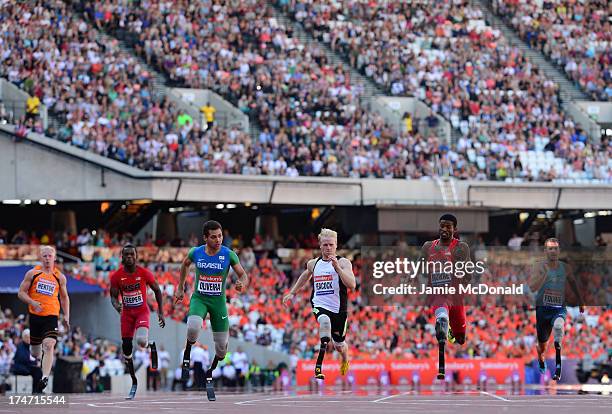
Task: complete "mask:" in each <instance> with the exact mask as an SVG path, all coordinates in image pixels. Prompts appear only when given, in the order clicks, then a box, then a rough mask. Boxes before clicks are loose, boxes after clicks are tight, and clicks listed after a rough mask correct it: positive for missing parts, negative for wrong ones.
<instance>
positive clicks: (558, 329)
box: [552, 317, 565, 381]
mask: <svg viewBox="0 0 612 414" xmlns="http://www.w3.org/2000/svg"><path fill="white" fill-rule="evenodd" d="M564 325H565V320H564V319H563V318H560V317H558V318H556V319H555V322H554V323H553V335H554V338H555V375H553V377H552V379H553V381H559V380H560V379H561V342H562V341H563V334H564V332H563V329H564Z"/></svg>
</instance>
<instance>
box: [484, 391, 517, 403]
mask: <svg viewBox="0 0 612 414" xmlns="http://www.w3.org/2000/svg"><path fill="white" fill-rule="evenodd" d="M480 393H481V394H483V395H488V396H489V397H493V398H497V399H498V400H501V401H506V402H512V400H508V399H506V398H504V397H500V396H499V395H495V394H491V393H490V392H486V391H480Z"/></svg>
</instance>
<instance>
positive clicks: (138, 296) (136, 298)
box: [123, 290, 144, 307]
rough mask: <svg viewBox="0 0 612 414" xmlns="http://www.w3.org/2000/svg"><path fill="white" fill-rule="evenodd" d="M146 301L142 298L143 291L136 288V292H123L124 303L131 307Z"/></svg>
mask: <svg viewBox="0 0 612 414" xmlns="http://www.w3.org/2000/svg"><path fill="white" fill-rule="evenodd" d="M143 303H144V301H143V300H142V292H140V291H138V290H136V291H134V292H129V293H124V294H123V304H124V305H125V306H129V307H135V306H140V305H142V304H143Z"/></svg>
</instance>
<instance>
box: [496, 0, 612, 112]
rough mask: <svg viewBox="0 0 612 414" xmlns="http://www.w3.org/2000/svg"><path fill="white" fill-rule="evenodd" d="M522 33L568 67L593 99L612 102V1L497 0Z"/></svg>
mask: <svg viewBox="0 0 612 414" xmlns="http://www.w3.org/2000/svg"><path fill="white" fill-rule="evenodd" d="M492 5H493V9H494V10H495V12H496V13H497V14H498V15H500V16H502V18H504V19H505V20H506V21H507V22H509V23H510V24H511V25H512V27H514V28H515V29H516V30H517V32H518V34H519V35H520V37H521V38H522V39H524V40H525V42H527V43H528V44H529V46H531V47H533V48H537V49H539V50H540V51H541V52H542V53H544V54H545V55H546V56H548V57H549V58H550V59H551V60H552V61H553V62H554V63H556V64H557V65H558V66H560V67H561V68H563V70H564V71H565V73H566V74H567V76H568V77H569V78H570V79H572V80H574V81H575V82H576V83H577V84H578V85H579V86H580V87H581V88H582V89H583V90H584V91H585V92H587V93H588V94H589V95H590V97H591V98H592V99H594V100H598V101H612V69H610V68H611V67H612V26H611V25H612V20H611V17H612V13H611V12H610V7H609V2H608V1H606V0H595V1H593V0H590V1H578V2H577V1H571V0H570V1H568V0H560V1H543V2H529V1H528V2H525V1H517V0H494V1H492Z"/></svg>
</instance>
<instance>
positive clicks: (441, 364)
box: [435, 307, 448, 379]
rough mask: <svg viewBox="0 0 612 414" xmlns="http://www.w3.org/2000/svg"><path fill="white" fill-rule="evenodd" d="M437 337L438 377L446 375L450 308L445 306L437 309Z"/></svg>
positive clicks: (442, 377)
mask: <svg viewBox="0 0 612 414" xmlns="http://www.w3.org/2000/svg"><path fill="white" fill-rule="evenodd" d="M435 313H436V339H437V340H438V376H437V378H438V379H444V377H445V361H444V351H445V349H444V348H445V346H446V338H447V336H448V310H447V309H446V308H444V307H440V308H437V309H436V311H435Z"/></svg>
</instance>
